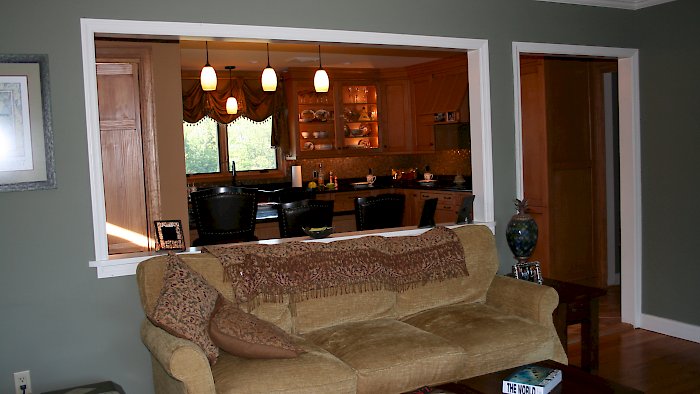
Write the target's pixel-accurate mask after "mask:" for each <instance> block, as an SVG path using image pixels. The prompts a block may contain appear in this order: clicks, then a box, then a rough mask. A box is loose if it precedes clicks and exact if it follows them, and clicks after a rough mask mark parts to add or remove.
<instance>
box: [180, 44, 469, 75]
mask: <svg viewBox="0 0 700 394" xmlns="http://www.w3.org/2000/svg"><path fill="white" fill-rule="evenodd" d="M208 45H209V63H210V64H211V65H212V66H213V67H214V68H215V69H217V70H224V67H225V66H236V70H243V71H261V70H262V69H263V68H265V66H266V65H267V54H266V46H265V43H264V42H231V41H209V42H208ZM318 48H319V47H318V44H317V43H299V42H279V43H278V42H271V43H270V65H271V66H272V67H274V68H275V70H276V71H277V72H280V71H284V70H286V69H288V68H289V67H310V68H316V67H318ZM460 53H463V52H458V51H449V50H438V49H434V48H420V47H389V46H385V45H345V44H329V43H323V44H321V61H322V64H323V67H324V68H395V67H406V66H411V65H414V64H420V63H426V62H429V61H433V60H437V59H441V58H445V57H450V56H455V55H457V54H460ZM205 62H206V52H205V43H204V41H196V40H183V41H180V64H181V66H182V69H183V70H201V69H202V66H204V63H205Z"/></svg>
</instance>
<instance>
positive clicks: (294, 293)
mask: <svg viewBox="0 0 700 394" xmlns="http://www.w3.org/2000/svg"><path fill="white" fill-rule="evenodd" d="M205 250H206V251H208V252H209V253H211V254H213V255H214V256H216V257H217V258H218V259H219V261H221V263H222V265H223V266H224V272H225V275H226V278H225V279H226V280H228V281H230V282H232V285H233V290H234V295H235V296H236V299H237V300H238V302H240V303H244V304H248V307H249V308H253V307H254V305H256V304H257V303H259V302H260V301H261V298H262V300H265V301H273V302H281V301H282V299H283V298H284V296H285V295H289V296H290V302H292V303H295V302H297V301H302V300H305V299H308V298H318V297H325V296H332V295H339V294H344V293H353V292H363V291H372V290H381V289H386V290H394V291H405V290H407V289H410V288H413V287H416V286H419V285H421V284H425V283H426V282H428V281H441V280H444V279H448V278H456V277H464V276H467V275H468V272H467V266H466V262H465V261H464V251H463V249H462V245H461V244H460V242H459V239H458V238H457V235H456V234H455V233H454V232H453V231H452V230H449V229H447V228H445V227H436V228H434V229H432V230H429V231H427V232H425V233H423V234H421V235H418V236H400V237H378V236H367V237H361V238H354V239H348V240H341V241H333V242H328V243H324V242H298V241H294V242H288V243H283V244H276V245H265V244H254V245H250V244H249V245H236V244H232V245H225V246H220V245H219V246H207V247H205Z"/></svg>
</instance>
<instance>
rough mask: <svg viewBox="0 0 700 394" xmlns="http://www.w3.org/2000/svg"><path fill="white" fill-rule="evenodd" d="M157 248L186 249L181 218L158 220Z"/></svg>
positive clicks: (155, 222) (156, 222)
mask: <svg viewBox="0 0 700 394" xmlns="http://www.w3.org/2000/svg"><path fill="white" fill-rule="evenodd" d="M153 223H154V224H155V227H156V250H185V238H184V237H183V235H182V222H181V221H180V220H156V221H154V222H153Z"/></svg>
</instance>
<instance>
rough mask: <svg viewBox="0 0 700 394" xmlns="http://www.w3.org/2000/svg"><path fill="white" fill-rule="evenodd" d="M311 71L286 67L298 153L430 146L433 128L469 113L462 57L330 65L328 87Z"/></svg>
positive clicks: (323, 154)
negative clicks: (318, 84)
mask: <svg viewBox="0 0 700 394" xmlns="http://www.w3.org/2000/svg"><path fill="white" fill-rule="evenodd" d="M313 72H314V70H313V69H306V68H304V69H302V68H298V69H290V70H289V71H287V72H286V73H285V78H284V79H285V81H286V83H285V89H286V92H287V98H288V104H289V126H290V135H291V140H292V141H293V144H294V148H295V149H294V151H295V152H296V155H297V157H300V158H308V157H329V156H348V155H363V154H376V153H377V152H385V153H413V152H432V151H434V150H435V135H434V134H435V133H434V129H433V126H434V125H435V124H440V123H453V122H454V123H456V122H460V121H461V122H465V121H468V119H469V107H468V100H467V84H468V78H467V56H466V54H465V55H463V56H462V55H460V56H454V57H450V58H446V59H441V60H437V61H433V62H429V63H424V64H420V65H417V66H412V67H408V68H404V69H386V70H373V69H369V70H368V69H329V70H328V72H329V77H330V80H331V88H330V89H329V91H328V93H316V92H315V91H314V87H313V82H312V80H311V79H312V77H313Z"/></svg>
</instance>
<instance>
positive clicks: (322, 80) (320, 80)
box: [314, 45, 330, 93]
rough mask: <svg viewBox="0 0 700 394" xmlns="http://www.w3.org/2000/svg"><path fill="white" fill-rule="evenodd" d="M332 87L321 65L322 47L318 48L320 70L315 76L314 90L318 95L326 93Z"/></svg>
mask: <svg viewBox="0 0 700 394" xmlns="http://www.w3.org/2000/svg"><path fill="white" fill-rule="evenodd" d="M329 86H330V81H329V80H328V73H326V70H324V69H323V66H322V65H321V46H320V45H319V46H318V70H316V74H315V75H314V89H316V92H318V93H326V92H327V91H328V87H329Z"/></svg>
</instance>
